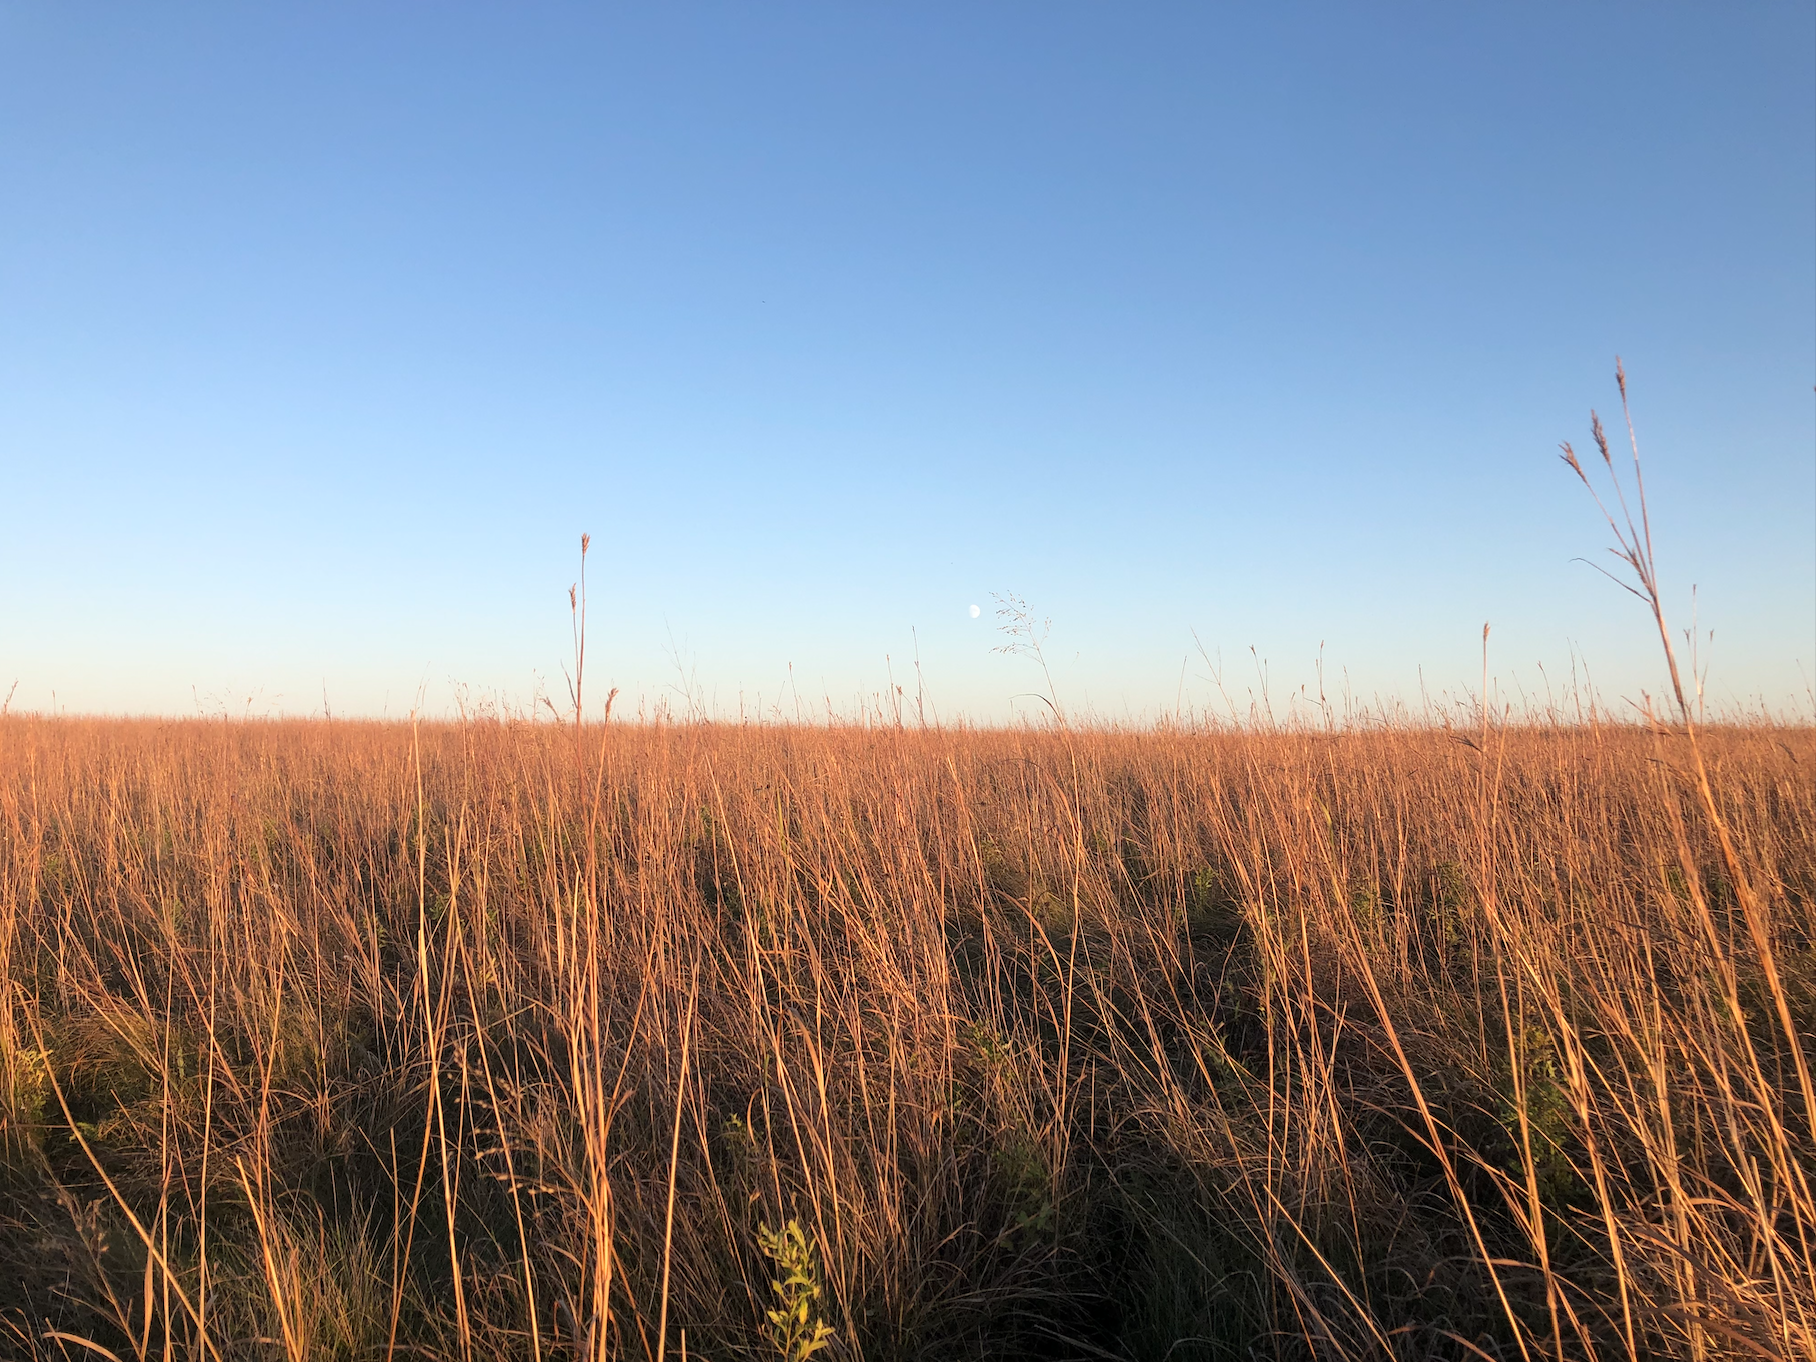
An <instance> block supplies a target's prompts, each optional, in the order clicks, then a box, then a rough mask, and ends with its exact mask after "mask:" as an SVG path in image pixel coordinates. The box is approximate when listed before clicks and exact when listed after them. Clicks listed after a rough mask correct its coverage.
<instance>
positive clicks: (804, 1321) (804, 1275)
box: [757, 1220, 833, 1362]
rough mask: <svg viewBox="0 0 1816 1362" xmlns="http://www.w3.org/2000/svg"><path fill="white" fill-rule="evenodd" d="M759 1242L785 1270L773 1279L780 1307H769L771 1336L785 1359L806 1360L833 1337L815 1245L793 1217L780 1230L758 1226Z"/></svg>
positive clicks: (771, 1259) (793, 1361)
mask: <svg viewBox="0 0 1816 1362" xmlns="http://www.w3.org/2000/svg"><path fill="white" fill-rule="evenodd" d="M757 1245H758V1247H760V1248H761V1249H762V1250H763V1254H764V1256H765V1257H767V1258H768V1259H769V1260H770V1261H771V1262H773V1263H774V1264H775V1265H776V1268H777V1270H778V1271H779V1272H780V1273H781V1275H780V1276H779V1277H776V1278H774V1279H772V1280H771V1281H770V1283H769V1285H770V1289H771V1290H773V1291H774V1292H775V1293H776V1300H777V1307H776V1308H775V1309H774V1310H768V1311H765V1312H764V1313H765V1315H766V1316H767V1317H768V1319H769V1329H770V1338H771V1339H772V1340H773V1341H774V1342H775V1345H776V1351H777V1352H778V1353H780V1354H781V1355H782V1357H783V1358H784V1359H785V1362H806V1359H808V1358H810V1357H812V1356H813V1355H814V1354H815V1353H817V1352H819V1351H820V1349H822V1348H824V1347H825V1346H826V1344H827V1343H828V1341H829V1340H830V1339H831V1338H832V1335H833V1329H832V1326H831V1325H830V1324H828V1323H826V1321H825V1320H824V1319H822V1318H821V1317H820V1313H819V1308H818V1307H819V1304H820V1267H819V1264H818V1262H816V1261H815V1258H814V1251H813V1245H812V1244H810V1243H809V1242H808V1240H807V1236H806V1235H805V1234H804V1233H803V1232H802V1230H801V1222H800V1221H798V1220H790V1221H789V1222H788V1223H787V1224H786V1225H784V1226H783V1227H782V1228H781V1229H779V1230H772V1229H770V1228H769V1226H768V1225H759V1226H758V1227H757Z"/></svg>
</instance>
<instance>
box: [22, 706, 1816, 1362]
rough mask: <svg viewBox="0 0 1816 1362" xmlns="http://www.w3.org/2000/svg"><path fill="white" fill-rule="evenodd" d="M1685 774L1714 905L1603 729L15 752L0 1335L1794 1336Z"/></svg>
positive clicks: (1763, 810)
mask: <svg viewBox="0 0 1816 1362" xmlns="http://www.w3.org/2000/svg"><path fill="white" fill-rule="evenodd" d="M1697 750H1698V751H1699V752H1700V753H1701V754H1702V756H1703V757H1704V758H1705V759H1706V764H1707V766H1708V768H1709V772H1710V789H1711V790H1712V792H1713V794H1714V797H1715V799H1716V801H1717V803H1716V805H1715V807H1716V808H1717V809H1718V810H1719V812H1720V814H1721V816H1722V818H1723V820H1724V823H1725V826H1726V831H1727V833H1728V835H1729V838H1730V841H1731V843H1732V848H1733V852H1734V855H1735V856H1736V857H1737V858H1738V865H1739V866H1740V867H1741V869H1742V872H1743V873H1744V875H1745V876H1746V878H1747V884H1748V889H1749V891H1750V899H1749V901H1748V902H1746V903H1743V902H1742V899H1741V896H1740V894H1739V893H1738V892H1737V884H1736V877H1735V871H1734V869H1733V865H1732V864H1731V863H1730V861H1729V860H1728V859H1727V858H1726V857H1725V855H1724V853H1723V850H1722V848H1721V846H1720V844H1719V839H1718V837H1717V836H1716V835H1715V832H1714V829H1713V825H1712V823H1711V820H1710V815H1709V811H1708V808H1707V807H1706V806H1705V805H1704V804H1703V803H1702V801H1701V796H1700V793H1699V786H1698V777H1697V774H1696V772H1697V766H1696V764H1695V761H1694V760H1693V755H1692V752H1691V750H1690V747H1689V744H1688V742H1687V740H1686V739H1685V737H1683V736H1682V735H1681V733H1679V734H1677V735H1671V734H1666V733H1664V732H1662V731H1660V732H1652V731H1647V730H1644V729H1638V728H1634V727H1630V726H1629V727H1608V726H1593V725H1585V726H1570V727H1556V728H1547V727H1542V726H1523V727H1514V726H1509V727H1498V726H1495V725H1492V724H1491V725H1489V726H1488V728H1487V730H1486V731H1485V732H1481V731H1478V732H1475V733H1473V734H1472V735H1471V736H1470V738H1469V740H1468V741H1467V742H1464V741H1459V740H1457V739H1456V738H1454V737H1452V736H1451V735H1449V734H1446V733H1445V732H1442V731H1435V730H1433V729H1430V728H1416V727H1409V728H1405V729H1399V730H1387V731H1377V732H1372V733H1367V734H1328V733H1309V732H1299V733H1287V732H1253V731H1250V732H1225V733H1216V732H1205V733H1188V732H1180V731H1174V732H1147V733H1116V732H1079V731H1071V732H1068V731H1066V730H1063V729H1057V728H1056V729H1052V730H1047V731H1040V732H1036V731H1032V730H1028V731H1010V732H1003V731H996V732H990V731H963V730H959V731H951V730H948V731H937V730H935V731H916V730H913V729H908V730H897V729H893V728H881V729H879V728H875V727H872V728H868V729H863V728H848V729H839V728H834V729H800V728H759V727H747V728H740V727H726V726H718V727H715V726H708V725H698V726H673V727H646V728H638V727H627V726H621V725H615V726H612V727H611V728H609V729H608V728H605V727H603V726H595V727H591V728H589V729H587V730H586V731H585V733H584V745H583V746H582V748H581V750H580V753H579V756H578V760H577V757H576V748H575V743H574V737H573V728H572V726H571V725H569V726H563V727H557V726H555V725H552V724H540V725H537V724H528V723H501V722H496V721H472V722H467V723H464V724H459V725H433V726H430V725H425V726H423V727H421V728H420V729H417V730H413V729H412V728H411V727H409V726H407V725H389V726H385V725H377V724H344V723H339V722H336V723H333V724H327V723H321V722H301V723H268V724H261V723H252V724H235V723H221V722H213V723H204V722H187V723H168V724H166V723H155V722H129V721H83V720H45V719H38V718H31V717H14V718H11V719H6V720H4V721H0V973H3V974H4V977H5V979H6V981H7V987H8V989H9V990H10V996H9V1006H8V1007H7V1009H6V1011H5V1014H4V1020H3V1022H0V1027H3V1028H4V1029H0V1065H3V1066H4V1067H3V1070H0V1093H4V1094H5V1095H6V1098H7V1101H6V1105H5V1107H4V1112H3V1116H0V1120H3V1121H4V1126H3V1128H0V1141H3V1148H4V1159H5V1163H4V1172H3V1179H4V1181H3V1183H0V1216H3V1217H4V1225H3V1226H0V1245H3V1247H0V1282H3V1283H4V1285H0V1293H4V1294H3V1295H0V1319H3V1320H4V1330H5V1337H6V1339H7V1340H8V1341H7V1342H5V1343H4V1344H0V1346H5V1347H9V1348H11V1349H12V1350H13V1351H15V1352H16V1353H18V1354H19V1355H21V1356H33V1355H37V1356H44V1357H54V1356H62V1355H64V1353H65V1352H67V1354H68V1355H69V1356H72V1357H74V1356H83V1355H85V1352H86V1350H87V1349H88V1348H90V1347H97V1348H100V1347H104V1348H105V1349H107V1350H108V1351H109V1352H110V1353H111V1354H112V1355H113V1356H116V1357H119V1358H121V1359H125V1358H129V1357H166V1356H174V1357H186V1358H187V1357H194V1358H208V1357H220V1358H229V1357H253V1356H259V1357H265V1356H269V1357H285V1358H302V1357H347V1358H354V1357H384V1356H398V1357H404V1356H418V1357H420V1356H436V1357H449V1358H453V1357H460V1358H473V1357H494V1356H504V1357H509V1356H516V1357H528V1356H547V1357H577V1356H587V1357H597V1358H605V1357H636V1358H641V1357H646V1356H648V1357H658V1356H664V1355H666V1356H673V1357H678V1356H680V1355H681V1353H682V1350H683V1348H685V1351H686V1354H687V1355H688V1356H693V1357H711V1358H733V1357H740V1356H750V1357H773V1356H783V1355H790V1354H792V1355H794V1356H797V1357H798V1356H803V1355H805V1354H804V1352H803V1351H802V1349H803V1348H804V1347H806V1346H807V1345H808V1344H810V1343H811V1342H812V1341H813V1340H814V1339H815V1338H818V1339H819V1340H820V1350H819V1353H818V1355H819V1356H824V1357H839V1356H849V1357H857V1356H863V1357H868V1358H878V1359H880V1358H889V1357H906V1356H940V1357H945V1356H980V1357H981V1356H1006V1355H1022V1356H1039V1357H1058V1356H1076V1357H1096V1356H1106V1355H1114V1356H1128V1357H1152V1358H1168V1357H1170V1358H1174V1359H1185V1358H1190V1357H1222V1356H1243V1357H1247V1356H1254V1355H1263V1356H1273V1355H1278V1356H1289V1357H1296V1356H1313V1355H1317V1356H1333V1357H1334V1356H1355V1357H1363V1356H1385V1355H1391V1356H1396V1357H1408V1358H1411V1357H1428V1356H1456V1357H1463V1356H1481V1355H1487V1356H1490V1357H1500V1358H1513V1357H1525V1358H1532V1359H1540V1358H1560V1357H1561V1358H1588V1357H1607V1358H1618V1357H1630V1356H1685V1357H1717V1356H1739V1355H1766V1356H1797V1357H1811V1356H1816V1332H1813V1322H1812V1312H1813V1311H1816V1254H1813V1252H1812V1244H1811V1236H1812V1234H1816V1207H1813V1205H1812V1199H1811V1189H1810V1186H1809V1182H1808V1177H1809V1172H1810V1167H1809V1163H1810V1160H1809V1154H1810V1150H1811V1143H1810V1141H1811V1130H1812V1127H1811V1111H1810V1100H1809V1094H1808V1092H1807V1091H1806V1090H1805V1089H1804V1087H1803V1085H1802V1081H1801V1080H1800V1078H1799V1069H1800V1060H1801V1059H1802V1058H1803V1055H1802V1054H1801V1053H1800V1049H1807V1047H1808V1044H1809V1034H1810V1027H1811V1025H1812V1020H1813V1019H1816V954H1813V953H1812V943H1811V940H1810V935H1809V925H1810V917H1809V915H1810V907H1811V901H1812V895H1813V894H1816V782H1812V780H1811V772H1812V771H1816V735H1813V734H1812V733H1811V731H1810V730H1808V729H1806V728H1783V727H1772V726H1767V725H1755V726H1751V727H1746V728H1735V729H1726V730H1714V731H1707V732H1702V733H1700V734H1699V737H1698V746H1697ZM1787 1022H1788V1023H1789V1025H1790V1026H1791V1027H1792V1028H1793V1030H1794V1031H1796V1032H1797V1033H1798V1034H1797V1035H1796V1036H1795V1038H1793V1035H1791V1034H1788V1033H1787V1031H1786V1025H1787ZM790 1222H793V1223H794V1224H795V1225H796V1226H798V1228H799V1234H798V1235H796V1236H792V1237H791V1236H790V1235H788V1234H787V1233H786V1227H787V1226H788V1225H789V1224H790ZM766 1250H767V1252H766ZM778 1259H780V1260H784V1264H785V1265H784V1266H783V1267H780V1268H779V1267H778V1261H777V1260H778ZM772 1281H781V1282H782V1288H781V1289H780V1290H778V1289H777V1288H776V1287H773V1286H772ZM771 1312H775V1313H774V1314H773V1316H772V1314H771ZM822 1323H823V1324H824V1325H826V1326H829V1327H830V1328H831V1329H832V1331H833V1332H832V1333H831V1335H830V1336H829V1337H828V1336H826V1335H825V1334H824V1331H823V1330H820V1329H818V1328H817V1327H816V1326H818V1325H820V1324H822ZM75 1340H87V1341H88V1342H86V1343H84V1342H78V1341H75ZM96 1355H102V1356H105V1355H107V1354H103V1353H97V1354H96Z"/></svg>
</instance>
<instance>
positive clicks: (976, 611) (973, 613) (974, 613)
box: [971, 605, 984, 619]
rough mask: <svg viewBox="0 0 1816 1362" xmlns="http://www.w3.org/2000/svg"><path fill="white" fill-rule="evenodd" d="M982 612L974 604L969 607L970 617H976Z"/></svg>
mask: <svg viewBox="0 0 1816 1362" xmlns="http://www.w3.org/2000/svg"><path fill="white" fill-rule="evenodd" d="M983 613H984V612H983V611H981V610H979V609H978V608H977V607H976V606H975V605H974V606H972V607H971V618H972V619H976V618H977V617H978V616H979V615H981V614H983Z"/></svg>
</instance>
